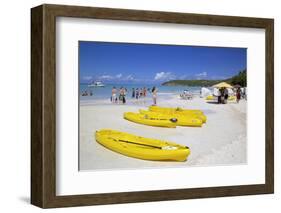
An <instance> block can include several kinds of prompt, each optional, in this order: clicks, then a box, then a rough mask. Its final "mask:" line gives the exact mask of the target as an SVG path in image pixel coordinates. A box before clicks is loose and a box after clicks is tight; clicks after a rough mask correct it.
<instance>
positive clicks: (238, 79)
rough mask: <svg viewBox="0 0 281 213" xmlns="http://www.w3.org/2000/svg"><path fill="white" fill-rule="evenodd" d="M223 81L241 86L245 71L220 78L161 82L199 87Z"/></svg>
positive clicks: (244, 79) (243, 82)
mask: <svg viewBox="0 0 281 213" xmlns="http://www.w3.org/2000/svg"><path fill="white" fill-rule="evenodd" d="M222 81H225V82H227V83H230V84H232V85H235V84H239V85H240V86H242V87H246V86H247V71H246V70H242V71H240V72H239V73H238V74H237V75H235V76H233V77H231V78H228V79H221V80H171V81H167V82H164V83H162V85H163V86H191V87H192V86H200V87H210V86H212V85H214V84H217V83H219V82H222Z"/></svg>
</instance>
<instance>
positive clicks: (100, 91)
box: [79, 84, 201, 101]
mask: <svg viewBox="0 0 281 213" xmlns="http://www.w3.org/2000/svg"><path fill="white" fill-rule="evenodd" d="M114 86H115V87H116V88H117V89H120V88H121V87H125V88H126V89H127V94H126V98H131V97H132V89H133V88H135V89H136V88H139V89H140V88H143V87H146V89H148V88H150V90H151V89H152V87H153V86H154V85H145V84H122V85H121V84H106V85H105V87H88V85H87V84H80V85H79V90H80V100H81V101H84V100H85V101H87V100H89V101H94V100H104V99H108V100H110V97H111V90H112V88H113V87H114ZM156 88H157V89H158V96H169V95H179V94H181V93H182V92H183V91H184V90H188V91H190V92H192V93H193V94H199V93H200V89H201V87H188V86H162V85H158V86H157V85H156ZM84 91H87V93H88V94H89V93H92V96H82V93H83V92H84ZM147 96H148V97H149V96H151V94H150V93H149V92H148V93H147Z"/></svg>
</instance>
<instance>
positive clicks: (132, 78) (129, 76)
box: [124, 75, 135, 81]
mask: <svg viewBox="0 0 281 213" xmlns="http://www.w3.org/2000/svg"><path fill="white" fill-rule="evenodd" d="M124 80H128V81H132V80H135V78H134V77H133V76H132V75H127V76H126V77H125V78H124Z"/></svg>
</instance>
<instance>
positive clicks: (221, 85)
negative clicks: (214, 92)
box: [213, 82, 233, 88]
mask: <svg viewBox="0 0 281 213" xmlns="http://www.w3.org/2000/svg"><path fill="white" fill-rule="evenodd" d="M213 87H215V88H222V87H225V88H233V86H231V85H230V84H228V83H226V82H220V83H218V84H215V85H213Z"/></svg>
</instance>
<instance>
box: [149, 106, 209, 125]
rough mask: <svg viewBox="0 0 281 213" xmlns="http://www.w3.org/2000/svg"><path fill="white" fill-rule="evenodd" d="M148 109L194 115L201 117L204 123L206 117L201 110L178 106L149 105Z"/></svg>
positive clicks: (163, 112)
mask: <svg viewBox="0 0 281 213" xmlns="http://www.w3.org/2000/svg"><path fill="white" fill-rule="evenodd" d="M149 111H152V112H158V113H162V114H177V115H188V116H190V115H196V116H197V118H199V119H201V120H202V122H203V123H206V121H207V117H206V116H205V115H204V113H203V112H202V111H201V110H196V109H183V108H180V107H177V108H168V107H159V106H150V107H149Z"/></svg>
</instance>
